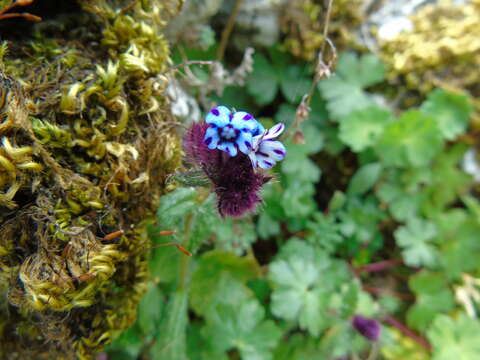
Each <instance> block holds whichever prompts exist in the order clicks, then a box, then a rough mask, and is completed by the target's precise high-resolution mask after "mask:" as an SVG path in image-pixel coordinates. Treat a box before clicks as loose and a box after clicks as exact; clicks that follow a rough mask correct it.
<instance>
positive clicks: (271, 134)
mask: <svg viewBox="0 0 480 360" xmlns="http://www.w3.org/2000/svg"><path fill="white" fill-rule="evenodd" d="M283 130H285V125H283V123H278V124H276V125H274V126H272V127H271V128H270V129H268V130H267V132H266V133H265V136H264V137H263V139H264V140H268V139H273V138H276V137H277V136H279V135H280V134H281V133H282V132H283Z"/></svg>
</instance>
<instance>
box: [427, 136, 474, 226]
mask: <svg viewBox="0 0 480 360" xmlns="http://www.w3.org/2000/svg"><path fill="white" fill-rule="evenodd" d="M466 150H467V146H466V145H465V144H456V145H454V146H452V147H451V148H449V149H448V150H447V151H444V152H441V153H440V154H439V155H438V156H437V157H436V159H435V161H434V163H433V166H432V168H431V171H432V173H433V174H435V176H432V179H431V181H430V183H429V184H428V186H426V187H425V188H423V189H422V193H423V197H424V199H423V202H422V210H423V212H424V213H425V214H427V216H428V217H434V216H435V215H436V214H440V213H443V212H444V211H445V208H446V207H447V206H448V205H449V204H451V203H454V202H455V201H457V199H458V196H459V195H463V194H465V193H467V192H468V191H470V186H471V183H472V179H471V177H470V176H469V175H468V174H466V173H465V172H464V171H462V170H461V169H460V168H459V164H460V162H461V161H462V159H463V156H464V154H465V151H466Z"/></svg>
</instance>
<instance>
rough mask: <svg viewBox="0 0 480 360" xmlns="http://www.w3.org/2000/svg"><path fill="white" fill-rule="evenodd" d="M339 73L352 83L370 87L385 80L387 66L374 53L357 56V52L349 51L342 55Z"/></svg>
mask: <svg viewBox="0 0 480 360" xmlns="http://www.w3.org/2000/svg"><path fill="white" fill-rule="evenodd" d="M337 73H338V74H339V75H340V76H342V78H344V79H345V81H348V82H349V83H350V84H355V85H357V86H358V87H368V86H371V85H374V84H378V83H379V82H381V81H383V79H384V78H385V66H384V65H383V63H382V62H381V60H380V59H379V58H378V57H376V56H375V55H373V54H365V55H361V56H357V55H356V54H355V53H352V52H349V53H344V54H342V55H340V57H339V59H338V64H337Z"/></svg>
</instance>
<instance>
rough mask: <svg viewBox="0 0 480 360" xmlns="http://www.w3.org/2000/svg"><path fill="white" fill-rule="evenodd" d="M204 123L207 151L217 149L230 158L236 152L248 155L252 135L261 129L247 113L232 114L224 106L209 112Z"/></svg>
mask: <svg viewBox="0 0 480 360" xmlns="http://www.w3.org/2000/svg"><path fill="white" fill-rule="evenodd" d="M205 121H206V122H207V123H208V124H209V127H208V129H207V131H206V132H205V137H204V139H203V141H204V142H205V144H206V145H207V146H208V148H209V149H219V150H221V151H225V152H226V153H227V154H228V155H230V156H236V155H237V153H238V150H240V151H241V152H242V153H244V154H248V153H250V151H251V149H252V144H253V143H252V141H253V136H254V134H256V133H258V132H259V131H260V130H259V129H262V128H263V126H262V125H261V124H260V123H259V122H258V121H257V120H255V119H254V117H253V116H252V115H250V114H249V113H247V112H245V111H237V112H235V113H232V112H231V111H230V110H229V109H228V108H227V107H225V106H217V107H215V108H213V109H212V110H210V112H209V113H208V114H207V116H206V118H205ZM260 127H261V128H260Z"/></svg>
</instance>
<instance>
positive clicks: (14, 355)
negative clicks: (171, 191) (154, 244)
mask: <svg viewBox="0 0 480 360" xmlns="http://www.w3.org/2000/svg"><path fill="white" fill-rule="evenodd" d="M80 4H81V5H82V6H83V9H84V13H82V14H72V15H71V16H70V17H68V16H67V17H66V18H65V19H64V20H65V24H64V25H61V24H59V21H56V22H55V21H52V22H51V23H48V22H46V23H43V24H42V23H40V24H38V27H37V28H34V29H35V36H34V38H33V39H32V38H31V37H29V38H25V39H20V40H18V39H17V40H16V41H14V42H11V43H10V44H9V46H8V50H7V52H6V54H3V53H4V52H5V51H4V50H5V46H3V47H2V49H1V51H0V59H1V60H0V110H1V111H0V140H1V141H0V295H2V298H5V295H6V299H7V301H8V303H5V304H0V305H2V306H1V307H0V343H1V344H2V346H1V347H0V358H11V359H21V358H28V357H29V354H35V356H36V357H35V358H37V359H63V358H65V359H70V358H79V359H90V358H92V357H93V355H94V354H95V352H98V351H99V350H101V349H102V347H103V346H104V345H105V344H106V343H108V342H109V341H111V340H112V338H114V337H115V336H116V335H117V334H118V333H120V332H121V331H122V330H124V329H125V328H126V327H128V326H129V325H131V324H132V323H133V321H134V320H135V317H136V308H137V305H138V303H139V301H140V298H141V296H142V294H143V293H144V292H145V289H146V283H147V278H148V274H147V262H146V259H147V255H148V248H149V243H148V239H147V238H146V233H145V231H144V230H145V226H146V225H147V224H148V223H150V222H151V221H152V218H153V214H154V211H155V208H156V206H157V205H158V201H159V199H160V196H161V194H162V193H163V192H165V179H166V177H167V176H168V175H169V174H171V173H172V172H173V171H174V170H175V168H177V167H178V166H179V163H180V159H181V149H180V144H179V138H178V135H177V131H176V125H177V124H176V123H175V120H174V118H173V116H172V115H171V113H170V110H169V104H168V101H167V98H166V97H165V95H164V89H165V86H166V85H167V83H166V81H165V79H166V78H165V76H158V75H159V73H161V72H164V71H165V70H166V69H167V68H168V66H169V63H170V58H169V56H170V53H169V48H168V43H167V42H166V40H165V39H164V38H163V37H162V35H161V29H162V27H163V26H164V25H165V22H166V20H168V19H169V18H170V17H171V15H172V14H173V13H174V12H175V11H176V10H178V8H177V7H178V6H179V4H178V3H176V2H175V1H171V2H163V5H161V3H160V2H156V1H151V2H150V1H141V2H138V3H135V5H133V6H130V5H129V4H130V3H128V2H127V3H125V4H124V5H125V6H124V7H123V8H121V7H120V5H118V3H117V5H116V6H118V8H116V7H114V6H112V5H111V4H110V3H108V2H105V1H95V2H94V1H82V2H81V3H80ZM56 31H58V37H57V36H54V35H52V34H55V33H56ZM2 55H3V56H2ZM118 230H123V233H119V234H118V236H116V237H113V238H109V237H105V236H106V235H107V234H109V233H113V232H116V231H118Z"/></svg>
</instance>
